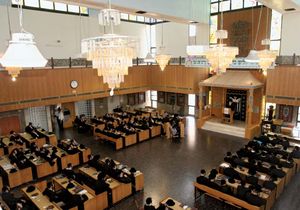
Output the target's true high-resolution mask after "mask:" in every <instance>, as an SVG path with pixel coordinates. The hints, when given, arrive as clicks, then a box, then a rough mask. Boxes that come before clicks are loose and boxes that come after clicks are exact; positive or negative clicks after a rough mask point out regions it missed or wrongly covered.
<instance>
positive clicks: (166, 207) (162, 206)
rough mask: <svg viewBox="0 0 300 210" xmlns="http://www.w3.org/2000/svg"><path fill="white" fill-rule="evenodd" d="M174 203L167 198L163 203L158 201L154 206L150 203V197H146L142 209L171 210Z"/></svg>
mask: <svg viewBox="0 0 300 210" xmlns="http://www.w3.org/2000/svg"><path fill="white" fill-rule="evenodd" d="M174 205H175V202H174V201H173V200H172V199H168V200H167V201H166V202H165V203H159V206H158V207H157V208H155V206H154V205H153V203H152V198H151V197H148V198H146V203H145V205H144V210H171V209H172V207H173V206H174Z"/></svg>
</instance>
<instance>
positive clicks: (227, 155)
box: [224, 152, 232, 164]
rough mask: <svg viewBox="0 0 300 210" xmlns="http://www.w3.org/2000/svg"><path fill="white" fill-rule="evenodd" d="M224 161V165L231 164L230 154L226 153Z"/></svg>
mask: <svg viewBox="0 0 300 210" xmlns="http://www.w3.org/2000/svg"><path fill="white" fill-rule="evenodd" d="M224 161H225V162H226V163H230V164H231V162H232V154H231V152H227V153H226V157H224Z"/></svg>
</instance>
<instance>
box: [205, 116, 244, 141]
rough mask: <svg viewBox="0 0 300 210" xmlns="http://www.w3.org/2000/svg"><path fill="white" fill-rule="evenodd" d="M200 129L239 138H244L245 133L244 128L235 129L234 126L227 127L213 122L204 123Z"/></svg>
mask: <svg viewBox="0 0 300 210" xmlns="http://www.w3.org/2000/svg"><path fill="white" fill-rule="evenodd" d="M201 129H203V130H208V131H212V132H216V133H223V134H227V135H231V136H237V137H240V138H245V131H246V129H245V128H244V127H237V126H234V125H228V124H223V123H220V122H213V121H209V120H208V121H206V122H205V123H204V125H203V126H202V127H201Z"/></svg>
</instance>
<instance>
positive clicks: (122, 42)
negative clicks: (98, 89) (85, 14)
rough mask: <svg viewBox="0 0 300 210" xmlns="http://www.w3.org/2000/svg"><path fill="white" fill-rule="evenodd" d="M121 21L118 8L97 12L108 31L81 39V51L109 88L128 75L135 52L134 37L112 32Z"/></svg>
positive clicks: (118, 83)
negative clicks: (108, 28) (107, 32)
mask: <svg viewBox="0 0 300 210" xmlns="http://www.w3.org/2000/svg"><path fill="white" fill-rule="evenodd" d="M120 23H121V14H120V12H119V11H118V10H115V9H111V3H110V1H109V8H108V9H103V10H101V11H100V13H99V24H100V25H103V26H108V27H110V30H111V31H110V33H109V34H104V35H103V36H99V37H92V38H88V39H84V40H82V41H81V53H82V54H87V60H91V61H92V64H93V68H95V69H97V72H98V76H102V77H103V82H104V83H107V84H108V87H109V88H110V89H111V91H110V95H113V94H114V89H115V88H119V87H120V84H121V83H122V82H124V76H125V75H128V68H129V67H130V66H132V65H133V63H132V59H133V58H134V57H135V54H136V39H135V38H133V37H129V36H121V35H117V34H114V26H116V25H119V24H120Z"/></svg>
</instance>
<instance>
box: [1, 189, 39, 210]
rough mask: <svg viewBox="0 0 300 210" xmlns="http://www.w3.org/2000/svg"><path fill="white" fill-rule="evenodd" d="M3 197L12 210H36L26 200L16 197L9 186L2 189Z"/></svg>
mask: <svg viewBox="0 0 300 210" xmlns="http://www.w3.org/2000/svg"><path fill="white" fill-rule="evenodd" d="M1 197H2V199H3V201H4V202H5V203H6V205H7V206H8V207H9V208H10V209H14V210H31V209H34V207H33V206H32V204H31V203H30V202H28V201H27V200H26V199H25V198H23V197H19V198H18V197H16V196H15V195H14V194H13V193H12V192H11V190H10V187H9V186H3V187H2V195H1ZM3 209H4V208H3Z"/></svg>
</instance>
